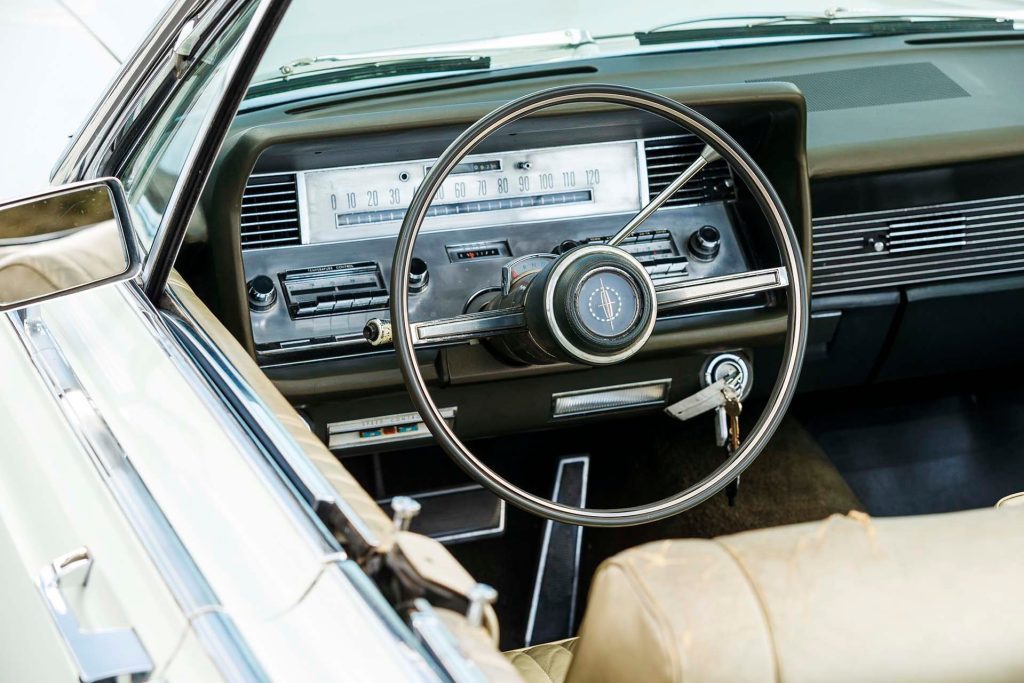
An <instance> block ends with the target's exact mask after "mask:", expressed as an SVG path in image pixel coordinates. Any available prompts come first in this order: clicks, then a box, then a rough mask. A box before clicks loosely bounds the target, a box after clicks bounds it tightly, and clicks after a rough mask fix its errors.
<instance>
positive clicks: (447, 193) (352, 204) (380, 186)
mask: <svg viewBox="0 0 1024 683" xmlns="http://www.w3.org/2000/svg"><path fill="white" fill-rule="evenodd" d="M639 157H640V147H639V143H638V142H637V141H635V140H631V141H626V142H611V143H598V144H590V145H572V146H566V147H551V148H545V149H535V150H525V151H515V152H498V153H495V154H486V155H484V154H481V155H474V156H469V157H466V159H465V160H464V161H463V162H462V163H460V164H459V165H458V166H456V168H455V169H454V171H453V172H452V173H451V175H450V176H449V177H448V179H447V180H446V181H445V182H444V184H443V185H442V186H441V189H440V190H439V191H438V192H437V195H436V196H435V197H434V201H433V202H432V203H431V205H430V207H429V209H428V210H427V220H426V221H425V223H424V228H423V229H424V230H439V229H440V230H443V229H450V228H457V227H478V226H486V225H495V224H501V223H515V222H523V221H539V220H555V219H561V218H573V217H581V216H593V215H601V214H611V213H622V212H627V211H636V210H638V209H639V208H640V197H641V178H640V172H639ZM431 164H433V161H432V160H417V161H407V162H398V163H387V164H372V165H366V166H349V167H344V168H331V169H323V170H316V171H306V172H304V173H301V174H300V183H301V187H302V189H303V190H304V194H305V202H306V211H305V213H306V221H307V223H308V225H307V226H306V230H305V234H304V241H307V242H312V243H316V242H334V241H339V240H348V239H361V238H367V237H383V236H388V235H394V234H397V231H398V226H399V224H400V223H401V221H402V219H403V218H404V217H405V211H406V209H407V208H408V207H409V204H410V203H411V201H412V196H413V194H414V193H415V191H416V188H417V187H418V186H419V184H420V183H421V182H423V178H424V177H425V175H426V173H427V172H428V171H429V170H430V167H431Z"/></svg>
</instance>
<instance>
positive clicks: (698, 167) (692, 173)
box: [608, 145, 722, 247]
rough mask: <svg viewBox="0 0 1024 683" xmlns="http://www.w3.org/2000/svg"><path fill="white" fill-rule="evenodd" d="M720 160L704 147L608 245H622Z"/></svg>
mask: <svg viewBox="0 0 1024 683" xmlns="http://www.w3.org/2000/svg"><path fill="white" fill-rule="evenodd" d="M721 158H722V156H721V155H720V154H719V153H718V152H716V151H715V150H714V149H713V148H712V147H711V145H704V149H703V150H701V153H700V154H699V155H698V156H697V158H696V159H694V160H693V163H691V164H690V165H689V166H687V167H686V168H685V169H683V172H682V173H680V174H679V175H678V176H677V177H676V179H675V180H673V181H672V182H671V183H669V184H668V185H667V186H666V187H665V189H664V190H662V191H661V192H659V193H658V195H657V196H656V197H655V198H654V199H652V200H651V201H649V202H647V204H646V206H644V208H642V209H640V211H638V212H637V214H636V215H635V216H633V217H632V218H630V219H629V222H628V223H626V224H625V225H624V226H622V229H620V230H619V231H618V232H617V233H615V235H614V236H613V237H612V238H611V239H610V240H608V244H609V245H610V246H613V247H617V246H618V245H620V244H622V241H623V240H624V239H626V238H627V237H629V236H630V235H631V234H633V231H635V230H636V229H637V228H639V227H640V225H641V224H642V223H643V222H644V221H646V220H647V219H648V218H650V217H651V216H652V215H653V214H654V212H655V211H657V210H658V209H660V208H661V207H662V206H663V205H664V204H665V202H667V201H668V200H670V199H672V196H673V195H674V194H675V193H676V192H679V190H681V189H683V186H684V185H686V183H688V182H690V181H691V180H693V179H694V178H695V177H696V176H697V174H698V173H700V172H701V171H703V170H704V167H705V166H707V165H708V164H712V163H714V162H716V161H718V160H719V159H721Z"/></svg>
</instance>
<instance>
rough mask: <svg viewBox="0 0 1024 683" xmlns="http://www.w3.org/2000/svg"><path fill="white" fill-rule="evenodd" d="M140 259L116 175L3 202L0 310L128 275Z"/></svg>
mask: <svg viewBox="0 0 1024 683" xmlns="http://www.w3.org/2000/svg"><path fill="white" fill-rule="evenodd" d="M140 265H141V258H140V256H139V248H138V244H137V242H136V241H135V234H134V232H132V229H131V224H130V222H129V218H128V206H127V203H126V202H125V198H124V188H123V187H121V183H120V182H119V181H118V180H117V179H116V178H103V179H100V180H90V181H86V182H84V183H77V184H74V185H66V186H64V187H60V188H57V189H55V190H53V191H52V192H47V193H45V194H40V195H36V196H34V197H29V198H26V199H18V200H15V201H13V202H9V203H6V204H0V311H9V310H12V309H16V308H22V307H24V306H29V305H31V304H34V303H38V302H40V301H45V300H46V299H51V298H53V297H55V296H59V295H61V294H67V293H69V292H75V291H78V290H81V289H87V288H89V287H96V286H98V285H102V284H106V283H108V282H117V281H120V280H127V279H129V278H132V277H134V276H135V275H136V274H137V273H138V272H139V267H140Z"/></svg>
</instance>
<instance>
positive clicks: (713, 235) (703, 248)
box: [687, 225, 722, 261]
mask: <svg viewBox="0 0 1024 683" xmlns="http://www.w3.org/2000/svg"><path fill="white" fill-rule="evenodd" d="M687 247H688V248H689V250H690V254H691V255H692V256H693V257H694V258H695V259H697V260H698V261H711V260H713V259H714V258H715V257H716V256H718V250H719V249H721V247H722V235H721V233H719V232H718V228H716V227H715V226H713V225H705V226H702V227H700V228H698V229H697V230H695V231H694V232H693V234H692V235H690V240H689V241H688V242H687Z"/></svg>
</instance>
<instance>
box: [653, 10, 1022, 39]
mask: <svg viewBox="0 0 1024 683" xmlns="http://www.w3.org/2000/svg"><path fill="white" fill-rule="evenodd" d="M728 22H737V23H738V25H726V26H718V27H715V28H697V27H698V26H700V25H701V24H710V23H728ZM1012 30H1014V22H1013V21H1012V20H1009V19H1005V18H1002V17H985V16H957V15H949V16H947V15H917V14H915V15H895V16H890V15H867V14H850V15H842V16H840V15H839V14H838V13H837V12H836V11H832V12H826V13H825V14H820V15H817V14H806V15H801V14H778V15H749V16H747V15H742V16H735V15H733V16H723V17H705V18H700V19H690V20H686V21H679V22H674V23H671V24H664V25H662V26H657V27H655V28H652V29H650V30H648V31H640V32H637V33H635V34H634V36H635V38H636V40H637V42H639V43H640V45H666V44H670V43H680V42H690V41H702V40H745V39H750V40H756V39H758V38H779V37H810V36H844V37H860V36H865V37H874V36H886V35H906V34H911V33H947V32H953V31H1012Z"/></svg>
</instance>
